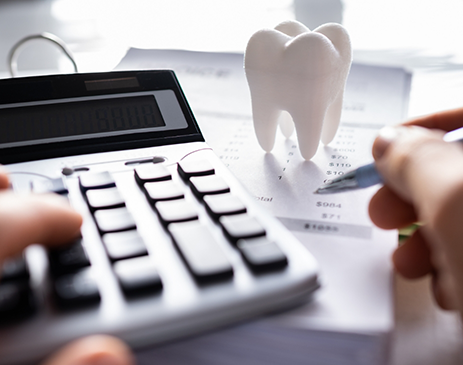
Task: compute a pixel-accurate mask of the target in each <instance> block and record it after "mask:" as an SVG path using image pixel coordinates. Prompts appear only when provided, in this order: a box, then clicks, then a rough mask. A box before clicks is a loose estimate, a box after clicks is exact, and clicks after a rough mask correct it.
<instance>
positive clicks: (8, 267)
mask: <svg viewBox="0 0 463 365" xmlns="http://www.w3.org/2000/svg"><path fill="white" fill-rule="evenodd" d="M28 279H29V269H28V267H27V263H26V259H25V257H24V256H22V255H21V256H19V257H14V258H7V259H6V260H5V261H3V264H2V266H1V267H0V282H2V283H3V282H5V281H11V280H28Z"/></svg>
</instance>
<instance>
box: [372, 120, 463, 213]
mask: <svg viewBox="0 0 463 365" xmlns="http://www.w3.org/2000/svg"><path fill="white" fill-rule="evenodd" d="M442 137H443V132H442V131H437V130H429V129H426V128H421V127H417V126H409V127H404V126H400V127H387V128H384V129H383V130H381V132H380V134H379V136H378V138H377V139H376V141H375V143H374V145H373V156H374V157H375V160H376V166H377V169H378V171H379V173H380V174H381V176H382V177H383V179H384V181H385V182H386V184H387V185H388V186H389V187H390V188H391V189H392V190H393V191H394V192H395V193H396V194H397V195H399V196H400V197H401V198H402V199H403V200H404V201H406V202H408V203H410V204H412V205H413V206H414V207H415V208H416V211H417V212H418V214H419V216H418V219H419V220H420V221H422V222H428V220H429V218H430V217H432V216H433V215H435V213H436V209H438V208H439V207H440V206H441V205H442V204H443V203H445V202H447V201H448V199H452V196H454V194H456V193H457V192H458V191H459V190H460V189H461V188H462V185H463V148H462V146H461V145H460V144H458V143H448V142H444V141H443V140H442Z"/></svg>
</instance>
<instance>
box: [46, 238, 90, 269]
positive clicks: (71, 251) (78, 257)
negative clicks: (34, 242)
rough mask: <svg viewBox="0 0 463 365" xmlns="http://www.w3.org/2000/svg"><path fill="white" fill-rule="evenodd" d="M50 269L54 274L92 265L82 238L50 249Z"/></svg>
mask: <svg viewBox="0 0 463 365" xmlns="http://www.w3.org/2000/svg"><path fill="white" fill-rule="evenodd" d="M48 258H49V260H50V271H51V273H52V274H53V275H55V276H56V275H62V274H67V273H71V272H74V271H77V270H79V269H82V268H84V267H86V266H90V261H89V260H88V256H87V253H86V252H85V249H84V248H83V246H82V239H78V240H76V241H75V242H74V243H72V244H70V245H67V246H65V247H59V248H53V249H50V250H49V251H48Z"/></svg>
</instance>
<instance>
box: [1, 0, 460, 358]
mask: <svg viewBox="0 0 463 365" xmlns="http://www.w3.org/2000/svg"><path fill="white" fill-rule="evenodd" d="M462 13H463V2H461V1H460V0H441V1H439V2H436V1H433V0H422V1H420V2H417V1H412V0H378V1H375V2H372V1H369V0H345V1H343V2H342V1H341V0H296V1H295V4H293V1H290V0H253V1H248V0H232V1H225V0H223V1H220V2H219V1H214V0H197V1H194V2H192V1H188V0H175V1H174V0H172V1H161V0H150V1H142V0H133V1H128V0H127V1H119V2H115V1H113V0H0V74H4V73H5V72H6V70H7V64H6V59H7V55H8V51H9V49H10V48H11V47H12V46H13V44H14V43H15V42H17V41H18V40H19V39H21V38H22V37H24V36H27V35H30V34H37V33H41V32H44V31H48V32H51V33H54V34H56V35H58V36H59V37H61V38H62V39H63V40H64V41H65V42H67V44H68V45H69V47H70V49H71V51H72V52H73V53H74V54H75V57H76V60H77V63H78V65H80V70H81V71H106V70H111V69H112V68H113V67H114V66H115V65H116V64H117V63H118V62H119V60H120V58H121V57H122V56H123V55H124V53H125V51H126V49H127V48H128V47H130V46H133V47H141V48H177V49H182V48H183V49H192V50H203V51H241V52H242V51H243V50H244V47H245V45H246V42H247V39H248V38H249V36H250V35H251V34H252V33H253V32H254V31H256V30H258V29H260V28H263V27H273V26H274V25H275V24H277V23H278V22H280V21H282V20H285V19H290V18H294V17H296V18H297V19H299V20H301V21H303V22H305V23H306V24H308V25H309V27H310V28H311V29H313V27H314V25H318V24H320V23H324V22H328V21H338V22H339V21H342V22H343V24H344V25H345V26H346V27H347V28H348V30H349V32H350V34H351V39H352V42H353V48H354V58H355V60H356V61H360V62H367V63H374V64H381V63H382V64H388V65H397V66H403V67H407V68H409V69H410V70H412V71H413V72H414V75H415V76H414V80H413V84H412V92H411V100H410V109H409V114H410V116H414V115H419V114H424V113H429V112H433V111H438V110H441V109H445V108H452V107H457V106H461V94H462V91H463V44H462V43H461V42H455V40H456V38H457V37H456V35H457V34H460V35H461V34H463V23H462V22H461V21H460V20H461V14H462ZM211 29H212V30H213V31H212V32H211ZM39 43H40V41H37V42H36V43H35V44H31V45H30V46H29V47H27V48H26V49H25V50H24V51H23V54H22V55H21V56H20V59H19V62H18V64H19V69H20V70H26V69H27V70H30V69H53V70H61V71H63V72H68V71H69V72H70V71H71V70H72V68H71V65H70V64H69V63H68V62H69V61H67V60H66V59H65V58H64V57H61V56H60V54H59V52H58V51H57V50H56V49H55V48H54V47H53V46H50V45H48V44H44V43H42V44H39ZM39 72H40V71H33V73H39ZM429 287H430V282H429V279H427V278H426V279H422V280H418V281H412V282H410V281H405V280H403V279H401V278H399V277H397V278H396V284H395V290H396V328H395V331H394V335H393V341H392V348H391V361H390V363H391V365H415V364H416V365H418V364H419V365H437V364H438V365H454V364H455V365H456V364H462V363H463V333H462V330H461V323H460V321H459V318H458V315H457V314H456V313H449V312H444V311H442V310H440V309H438V308H436V306H435V304H434V303H433V300H432V297H431V294H430V291H429Z"/></svg>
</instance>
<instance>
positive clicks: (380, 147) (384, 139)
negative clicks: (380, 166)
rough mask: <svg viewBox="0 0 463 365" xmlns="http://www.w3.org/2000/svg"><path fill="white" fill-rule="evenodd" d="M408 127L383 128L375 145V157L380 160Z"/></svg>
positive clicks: (373, 150)
mask: <svg viewBox="0 0 463 365" xmlns="http://www.w3.org/2000/svg"><path fill="white" fill-rule="evenodd" d="M404 129H406V127H402V126H400V127H384V128H382V129H381V130H380V131H379V133H378V136H377V137H376V140H375V143H374V144H373V149H372V152H373V157H374V158H375V159H379V158H381V157H382V156H383V155H384V152H386V150H387V148H388V147H389V145H390V144H391V142H392V141H394V140H395V139H396V138H397V137H398V136H399V135H400V134H402V133H403V132H404Z"/></svg>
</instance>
